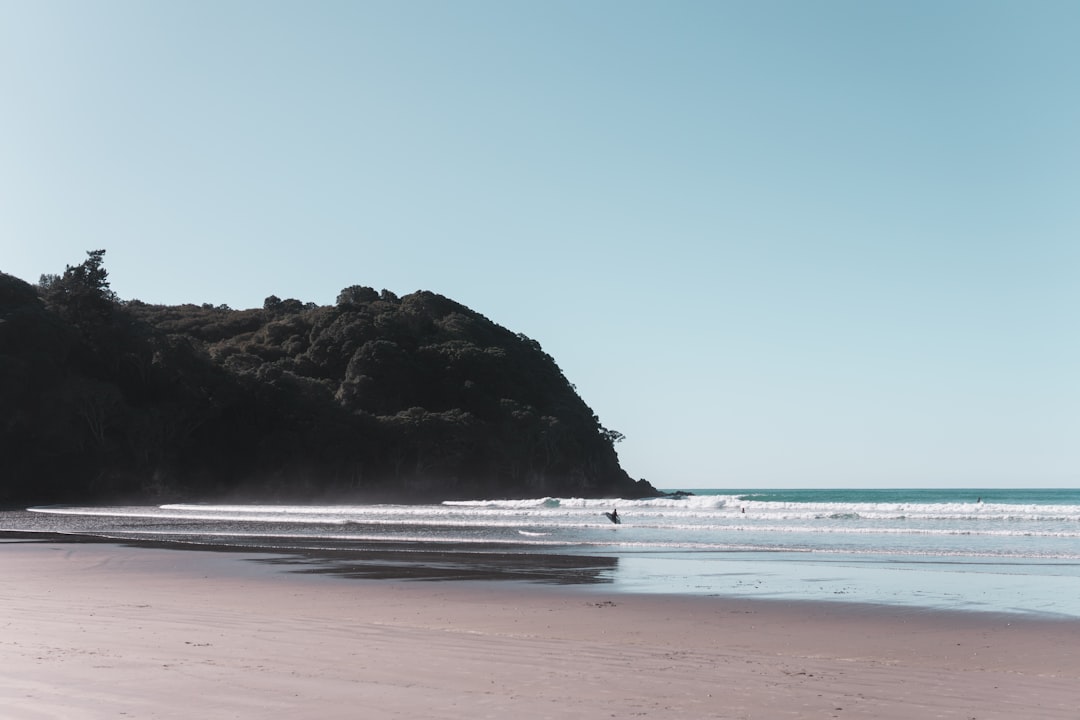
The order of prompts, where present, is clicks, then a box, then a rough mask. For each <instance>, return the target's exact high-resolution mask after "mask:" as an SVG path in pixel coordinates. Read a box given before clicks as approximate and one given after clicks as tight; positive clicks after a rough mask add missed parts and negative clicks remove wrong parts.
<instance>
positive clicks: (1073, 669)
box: [0, 542, 1080, 720]
mask: <svg viewBox="0 0 1080 720" xmlns="http://www.w3.org/2000/svg"><path fill="white" fill-rule="evenodd" d="M252 559H261V560H266V557H265V556H255V555H250V554H248V555H245V554H241V553H220V552H219V553H209V552H198V551H177V550H168V549H160V548H138V547H126V546H119V545H110V544H73V543H61V542H33V543H21V542H17V543H0V577H2V581H0V608H2V611H3V614H2V616H0V625H2V626H3V628H2V632H0V668H2V669H0V716H2V717H4V718H10V719H11V720H31V719H33V720H37V719H39V718H88V719H96V718H119V717H133V718H191V717H201V718H357V717H364V718H419V717H425V718H469V719H470V720H472V719H477V718H500V719H504V718H507V717H514V718H522V719H525V720H528V719H530V718H601V717H603V718H607V717H613V718H630V717H655V718H754V719H759V718H760V719H761V720H766V719H774V718H834V717H835V718H880V719H888V718H896V719H898V720H899V719H901V718H903V719H904V720H910V719H911V718H920V719H921V718H959V719H962V720H970V719H971V718H975V719H977V720H992V719H995V718H1000V719H1001V720H1006V719H1008V720H1015V719H1017V718H1039V719H1047V720H1049V719H1053V718H1063V719H1064V718H1068V719H1070V720H1075V718H1076V717H1077V715H1076V713H1077V708H1078V707H1080V622H1078V621H1075V620H1073V621H1055V620H1045V619H1033V618H1023V617H1019V616H1008V615H994V614H961V613H947V612H932V611H922V610H913V609H895V608H884V607H878V606H860V605H844V604H839V603H836V604H832V603H821V604H817V603H780V602H769V601H747V600H730V599H722V598H702V597H671V596H657V595H626V594H616V593H613V592H611V591H610V589H606V588H605V586H604V585H602V584H601V585H587V586H585V585H582V586H578V587H570V586H551V585H539V584H535V583H528V584H527V583H522V582H492V581H484V580H480V581H462V580H451V581H441V582H425V581H405V580H372V579H359V580H358V579H350V578H346V577H340V576H338V575H322V574H310V573H295V572H286V571H285V569H286V568H288V567H290V566H289V565H278V564H275V563H267V562H252V561H251V560H252Z"/></svg>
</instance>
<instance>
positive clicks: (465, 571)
mask: <svg viewBox="0 0 1080 720" xmlns="http://www.w3.org/2000/svg"><path fill="white" fill-rule="evenodd" d="M613 506H617V507H618V508H619V514H620V515H621V516H622V518H623V523H622V524H621V525H613V524H612V523H610V522H609V521H608V520H607V518H606V517H604V515H603V513H604V512H605V511H610V510H611V508H612V507H613ZM0 529H5V530H9V531H31V532H59V533H69V534H71V533H76V534H79V533H81V534H88V535H93V536H96V537H104V538H112V539H118V540H128V541H132V540H134V541H159V542H160V541H167V542H172V543H181V544H183V545H185V546H219V547H226V548H238V549H239V548H258V549H262V550H272V551H280V552H282V553H285V556H286V557H294V558H304V559H302V560H296V564H297V565H298V567H300V568H303V569H313V568H315V566H318V565H319V563H322V564H323V565H324V566H325V567H324V568H323V569H327V568H330V567H333V568H337V569H336V570H333V571H335V572H338V573H339V574H345V575H349V574H351V575H356V576H367V577H373V576H379V575H378V572H376V571H377V570H378V569H379V568H382V569H383V570H385V576H393V575H394V572H397V573H398V574H397V576H402V575H404V576H406V577H417V578H421V579H439V578H441V577H458V578H460V577H475V578H478V579H479V578H483V579H491V578H494V577H510V578H512V579H524V580H530V581H537V582H575V583H581V584H597V585H602V586H603V587H604V588H605V589H607V590H612V591H620V592H665V593H683V594H696V595H721V596H739V597H756V598H778V599H790V600H800V599H803V600H841V601H846V602H872V603H885V604H894V605H905V606H913V607H928V608H948V609H955V610H965V611H982V610H986V611H996V612H1019V613H1033V614H1049V615H1058V616H1065V617H1080V492H1078V491H1072V490H1045V491H1039V490H1034V491H1033V490H986V491H981V492H979V491H971V490H964V491H955V490H952V491H950V490H858V491H857V490H796V491H763V490H754V491H722V492H721V491H699V492H698V494H695V495H693V496H688V497H684V498H658V499H652V500H639V501H628V500H617V501H611V500H583V499H580V498H537V499H532V500H514V501H479V502H455V503H442V504H439V505H409V506H402V505H368V506H364V505H351V506H343V505H337V506H301V505H163V506H156V507H154V506H149V507H95V508H75V507H49V508H34V509H32V511H30V512H9V513H2V514H0ZM304 553H307V555H304ZM328 553H329V554H332V553H347V554H348V557H349V561H348V563H347V564H346V565H342V564H341V563H342V560H341V557H338V558H337V560H333V561H329V560H326V558H328V557H330V555H328ZM317 558H323V559H321V560H320V559H317ZM328 563H329V564H328ZM335 563H336V564H335ZM390 566H393V567H395V568H397V570H396V571H391V570H390V569H389V568H390ZM343 568H348V569H343ZM403 568H408V569H409V572H403V570H402V569H403ZM512 569H513V571H511V570H512Z"/></svg>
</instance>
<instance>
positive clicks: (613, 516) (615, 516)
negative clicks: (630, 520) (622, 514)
mask: <svg viewBox="0 0 1080 720" xmlns="http://www.w3.org/2000/svg"><path fill="white" fill-rule="evenodd" d="M604 514H605V515H607V519H608V520H610V521H611V522H613V523H615V524H616V525H618V524H619V523H621V522H622V520H620V519H619V511H618V509H616V508H611V512H606V513H604Z"/></svg>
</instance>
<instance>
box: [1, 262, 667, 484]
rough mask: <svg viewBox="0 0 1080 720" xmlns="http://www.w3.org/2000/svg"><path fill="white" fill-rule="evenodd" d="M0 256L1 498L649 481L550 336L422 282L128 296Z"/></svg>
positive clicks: (87, 266) (100, 267) (99, 282)
mask: <svg viewBox="0 0 1080 720" xmlns="http://www.w3.org/2000/svg"><path fill="white" fill-rule="evenodd" d="M104 254H105V251H104V250H95V251H91V252H89V253H88V259H87V260H86V261H85V262H83V263H82V264H81V265H78V266H74V267H72V266H68V267H67V269H66V270H65V272H64V273H63V275H59V276H55V275H54V276H43V277H42V278H41V281H40V282H39V284H38V285H37V286H36V287H35V286H31V285H29V284H27V283H25V282H23V281H21V280H19V279H17V278H14V277H12V276H10V275H4V274H2V273H0V407H2V408H3V409H4V412H3V414H2V417H0V483H2V485H0V502H9V503H10V502H23V501H34V502H41V501H48V500H52V501H57V500H62V501H72V500H76V499H80V500H85V499H94V498H106V497H119V496H131V497H138V498H151V497H153V498H158V497H187V498H195V497H199V498H205V497H218V496H241V495H248V496H251V497H258V498H262V499H267V498H282V499H284V498H290V499H298V498H300V499H303V498H307V499H314V498H331V497H349V498H357V499H380V498H381V499H393V500H431V499H438V498H441V499H448V498H469V497H530V496H533V497H535V496H545V495H571V496H623V497H637V496H643V495H653V494H656V491H655V490H654V489H653V488H652V487H651V486H650V485H649V484H648V483H647V482H645V481H636V482H635V481H633V480H631V479H630V478H629V477H628V476H627V475H626V473H625V472H624V471H623V470H622V469H621V467H620V466H619V462H618V458H617V455H616V453H615V451H614V443H616V442H618V441H619V440H621V439H622V435H621V433H618V432H617V431H614V430H609V429H607V428H604V427H603V426H602V425H601V424H600V422H599V420H598V418H597V416H596V415H595V414H594V413H593V412H592V410H591V409H590V408H589V407H588V406H587V405H586V404H585V402H584V401H583V400H582V399H581V398H580V397H579V396H578V395H577V393H576V391H575V390H574V388H573V386H572V385H571V384H570V383H569V382H568V381H567V379H566V378H565V377H564V375H563V373H562V371H561V370H560V369H559V367H558V366H557V365H556V364H555V361H554V360H553V359H552V358H551V357H550V356H549V355H547V354H546V353H545V352H544V351H543V350H542V348H541V347H540V345H539V343H537V342H536V341H534V340H531V339H529V338H527V337H525V336H524V335H520V334H515V333H512V332H511V331H509V330H507V329H506V328H503V327H501V326H499V325H496V324H495V323H492V322H491V321H490V320H488V319H487V318H485V317H484V316H483V315H481V314H479V313H477V312H475V311H473V310H471V309H469V308H467V307H465V306H463V305H461V304H459V303H456V302H454V301H453V300H450V299H449V298H446V297H443V296H441V295H437V294H435V293H432V292H428V291H419V292H416V293H412V294H409V295H405V296H402V297H398V296H397V295H395V294H394V293H392V292H389V291H387V290H383V291H381V292H376V291H375V290H374V289H373V288H370V287H365V286H360V285H354V286H351V287H348V288H345V289H343V290H342V291H341V293H340V294H339V295H338V298H337V302H336V303H335V304H334V305H332V306H317V305H315V304H312V303H303V302H301V301H299V300H295V299H284V300H283V299H281V298H278V297H276V296H270V297H268V298H266V300H265V302H264V303H263V306H262V308H257V309H249V310H232V309H230V308H228V307H225V306H216V307H215V306H211V305H208V304H203V305H196V304H188V305H180V306H164V305H150V304H146V303H143V302H140V301H138V300H130V301H121V300H119V299H118V298H117V297H116V296H115V295H114V294H113V293H112V291H111V289H110V288H109V283H108V273H107V272H106V270H105V267H104Z"/></svg>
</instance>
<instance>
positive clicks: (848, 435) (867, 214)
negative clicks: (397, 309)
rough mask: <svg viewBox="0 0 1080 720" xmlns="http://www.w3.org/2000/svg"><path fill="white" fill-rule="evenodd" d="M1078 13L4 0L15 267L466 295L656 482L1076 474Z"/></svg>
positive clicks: (192, 292)
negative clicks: (522, 337)
mask: <svg viewBox="0 0 1080 720" xmlns="http://www.w3.org/2000/svg"><path fill="white" fill-rule="evenodd" d="M1077 27H1080V4H1077V3H1074V2H1054V1H1052V0H1044V1H1041V2H1020V1H1017V2H1001V1H995V0H952V1H951V2H940V1H938V0H906V1H905V2H865V1H863V0H851V1H847V0H817V1H816V2H806V1H805V0H791V1H787V0H755V1H752V2H751V1H749V0H748V1H745V2H743V1H724V0H712V1H708V2H695V1H691V0H666V1H663V2H661V1H659V0H655V1H650V2H640V1H636V0H571V1H563V0H543V1H541V0H535V1H533V2H525V1H524V0H491V1H485V0H455V1H454V2H445V1H444V0H435V1H423V0H389V1H386V2H383V1H374V0H369V1H365V0H352V1H349V2H330V1H322V2H318V1H313V2H281V1H275V0H254V1H250V2H249V1H239V0H213V1H209V0H189V1H186V2H173V3H166V2H143V1H142V0H131V1H118V0H96V1H95V2H92V3H88V2H82V1H81V0H75V1H71V2H67V1H59V0H26V1H25V2H14V1H12V0H0V271H3V272H6V273H8V274H11V275H15V276H16V277H20V278H22V279H24V280H27V281H29V282H36V281H37V279H38V278H39V277H40V275H41V274H43V273H62V272H63V270H64V268H65V266H66V265H69V264H70V265H77V264H79V263H80V262H82V261H83V260H84V259H85V257H86V255H85V253H86V251H88V250H93V249H98V248H104V249H106V251H107V252H106V256H105V262H106V267H107V269H108V271H109V278H110V281H111V283H112V289H113V290H114V291H115V292H116V293H117V294H118V295H119V296H120V297H121V298H122V299H125V300H131V299H138V300H142V301H144V302H150V303H163V304H179V303H185V302H194V303H206V302H208V303H212V304H215V305H217V304H223V303H224V304H227V305H229V306H230V307H233V308H237V309H240V308H249V307H261V306H262V303H263V300H264V298H266V297H267V296H269V295H277V296H279V297H281V298H297V299H299V300H302V301H304V302H315V303H318V304H320V305H324V304H332V303H333V302H334V300H335V298H336V297H337V294H338V292H339V291H340V290H341V289H342V288H344V287H347V286H350V285H368V286H372V287H374V288H376V289H382V288H387V289H389V290H392V291H393V292H395V293H397V294H399V295H403V294H406V293H409V292H413V291H416V290H421V289H423V290H431V291H433V292H437V293H440V294H442V295H446V296H448V297H450V298H453V299H455V300H457V301H458V302H461V303H464V304H465V305H468V306H469V307H471V308H473V309H474V310H476V311H478V312H480V313H482V314H484V315H486V316H487V317H488V318H490V319H491V320H493V321H495V322H497V323H499V324H500V325H503V326H505V327H507V328H509V329H510V330H512V331H514V332H521V333H524V334H526V335H528V336H529V337H531V338H533V339H535V340H537V341H538V342H540V344H541V345H542V346H543V347H544V349H545V350H546V351H547V352H548V353H549V354H550V355H552V356H553V357H554V358H555V360H556V362H557V363H558V364H559V366H560V368H561V369H562V370H563V372H564V374H565V375H566V376H567V378H568V379H569V380H570V382H572V383H574V385H575V386H576V387H577V390H578V392H579V394H580V395H581V396H582V397H583V398H584V400H585V401H586V402H587V403H588V404H589V405H590V407H592V408H593V410H594V411H595V412H596V413H597V415H598V416H599V417H600V420H601V422H602V424H603V425H604V426H606V427H608V428H612V429H615V430H618V431H620V432H622V433H623V434H625V436H626V439H625V440H624V441H623V442H622V443H620V444H619V445H618V446H617V450H618V452H619V456H620V459H621V462H622V464H623V467H624V468H625V469H626V470H627V472H629V473H630V475H631V476H633V477H635V478H642V477H643V478H646V479H648V480H649V481H650V482H652V483H653V484H654V485H656V486H658V487H664V488H707V487H727V488H758V487H867V488H872V487H1040V486H1046V487H1049V486H1080V372H1078V371H1080V326H1078V323H1077V318H1078V310H1080V282H1078V280H1080V232H1078V231H1080V201H1078V199H1080V93H1077V92H1076V87H1077V82H1078V79H1080V44H1078V43H1077V42H1076V41H1075V30H1076V28H1077Z"/></svg>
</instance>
